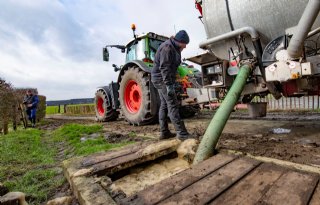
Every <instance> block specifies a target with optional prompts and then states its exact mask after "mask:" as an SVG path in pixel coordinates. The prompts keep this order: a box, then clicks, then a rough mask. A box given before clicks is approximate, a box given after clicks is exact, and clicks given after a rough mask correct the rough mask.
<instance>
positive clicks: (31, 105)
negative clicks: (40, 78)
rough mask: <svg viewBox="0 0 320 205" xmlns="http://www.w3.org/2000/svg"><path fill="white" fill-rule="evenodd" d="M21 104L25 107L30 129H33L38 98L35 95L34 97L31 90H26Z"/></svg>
mask: <svg viewBox="0 0 320 205" xmlns="http://www.w3.org/2000/svg"><path fill="white" fill-rule="evenodd" d="M23 103H24V104H25V105H26V107H27V115H28V119H29V120H30V121H31V125H32V127H35V125H36V112H37V106H38V103H39V98H38V96H37V95H34V94H33V93H32V91H31V90H28V91H27V94H26V96H25V97H24V100H23Z"/></svg>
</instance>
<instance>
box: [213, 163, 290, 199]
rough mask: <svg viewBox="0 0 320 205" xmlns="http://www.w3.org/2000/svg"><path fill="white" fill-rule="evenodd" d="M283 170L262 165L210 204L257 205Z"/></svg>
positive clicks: (269, 165) (272, 165)
mask: <svg viewBox="0 0 320 205" xmlns="http://www.w3.org/2000/svg"><path fill="white" fill-rule="evenodd" d="M285 172H286V171H285V169H283V168H281V167H279V166H277V165H274V164H270V163H264V164H262V165H261V166H259V167H258V168H257V169H255V170H254V171H252V172H251V173H250V174H249V175H247V176H246V177H245V178H244V179H242V180H241V181H239V183H237V184H236V185H234V186H233V187H232V188H230V189H229V190H228V191H226V192H224V193H223V194H222V195H220V196H219V197H218V198H217V199H215V200H214V201H213V202H212V203H210V204H212V205H213V204H217V205H218V204H230V205H232V204H257V203H258V201H259V199H260V198H261V197H262V196H263V195H264V194H265V193H266V192H267V191H268V190H269V189H270V187H271V186H272V184H273V183H274V182H275V181H276V180H277V179H279V178H280V177H281V176H282V175H283V173H285Z"/></svg>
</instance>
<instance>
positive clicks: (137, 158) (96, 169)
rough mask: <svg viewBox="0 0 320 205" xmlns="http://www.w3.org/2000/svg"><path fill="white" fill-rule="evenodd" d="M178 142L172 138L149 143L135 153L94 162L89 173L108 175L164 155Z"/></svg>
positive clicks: (170, 151)
mask: <svg viewBox="0 0 320 205" xmlns="http://www.w3.org/2000/svg"><path fill="white" fill-rule="evenodd" d="M180 143H181V142H180V141H179V140H177V139H174V140H168V141H160V142H158V143H154V144H151V145H149V146H147V147H145V148H144V149H141V150H139V151H137V152H135V153H132V154H129V155H125V156H121V157H118V158H114V159H111V160H110V161H104V162H101V163H98V164H94V165H93V166H92V167H91V173H90V174H91V175H92V174H97V175H101V174H104V175H110V174H113V173H115V172H117V171H120V170H124V169H127V168H129V167H132V166H135V165H137V164H141V163H143V162H147V161H152V160H155V159H157V158H159V157H161V156H165V155H168V154H170V153H172V152H175V151H176V149H177V147H178V145H179V144H180Z"/></svg>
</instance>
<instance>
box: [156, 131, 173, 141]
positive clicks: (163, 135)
mask: <svg viewBox="0 0 320 205" xmlns="http://www.w3.org/2000/svg"><path fill="white" fill-rule="evenodd" d="M175 136H176V134H174V133H171V132H170V131H169V132H161V133H160V137H159V139H160V140H164V139H170V138H173V137H175Z"/></svg>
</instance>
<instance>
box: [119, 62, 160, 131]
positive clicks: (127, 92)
mask: <svg viewBox="0 0 320 205" xmlns="http://www.w3.org/2000/svg"><path fill="white" fill-rule="evenodd" d="M119 101H120V106H121V113H122V114H123V116H124V118H125V119H126V120H127V121H128V122H129V123H130V124H133V125H146V124H151V123H153V122H154V121H155V120H156V118H157V116H155V115H152V114H151V106H156V103H154V104H155V105H151V95H150V82H149V77H148V73H146V72H144V71H142V70H140V69H139V67H137V66H133V67H130V68H129V69H128V70H127V71H126V72H125V73H124V74H123V76H121V82H120V89H119Z"/></svg>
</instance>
